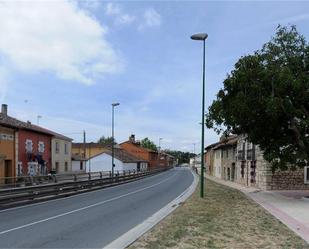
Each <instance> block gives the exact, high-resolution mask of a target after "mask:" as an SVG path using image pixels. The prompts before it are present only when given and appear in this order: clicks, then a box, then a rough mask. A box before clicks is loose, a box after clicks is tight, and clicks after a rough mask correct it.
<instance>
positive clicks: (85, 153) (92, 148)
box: [72, 142, 108, 159]
mask: <svg viewBox="0 0 309 249" xmlns="http://www.w3.org/2000/svg"><path fill="white" fill-rule="evenodd" d="M106 150H108V147H107V146H104V145H102V144H100V143H92V142H91V143H72V155H79V156H82V157H83V158H85V159H88V158H91V157H93V156H96V155H98V154H101V153H102V152H104V151H106Z"/></svg>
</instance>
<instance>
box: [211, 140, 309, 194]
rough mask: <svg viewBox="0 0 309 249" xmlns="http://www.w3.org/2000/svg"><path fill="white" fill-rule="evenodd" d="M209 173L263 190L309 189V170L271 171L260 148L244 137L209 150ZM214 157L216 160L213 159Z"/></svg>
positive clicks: (221, 142)
mask: <svg viewBox="0 0 309 249" xmlns="http://www.w3.org/2000/svg"><path fill="white" fill-rule="evenodd" d="M206 150H207V151H206V162H207V163H208V164H210V165H207V168H210V169H213V170H210V171H208V172H207V173H208V174H210V175H212V176H215V177H217V178H220V179H224V180H228V181H234V182H237V183H239V184H241V185H245V186H251V187H256V188H260V189H263V190H293V189H295V190H296V189H301V190H303V189H309V169H308V167H305V168H304V169H297V170H285V171H282V170H276V171H272V168H271V164H270V163H269V162H267V161H266V160H265V159H264V156H263V151H262V150H261V149H260V147H259V146H257V145H254V144H252V143H251V142H250V141H248V140H247V138H246V136H245V135H239V136H232V137H229V138H227V139H224V140H222V139H221V140H220V142H219V143H216V144H212V145H209V146H208V147H206ZM212 157H213V160H211V158H212Z"/></svg>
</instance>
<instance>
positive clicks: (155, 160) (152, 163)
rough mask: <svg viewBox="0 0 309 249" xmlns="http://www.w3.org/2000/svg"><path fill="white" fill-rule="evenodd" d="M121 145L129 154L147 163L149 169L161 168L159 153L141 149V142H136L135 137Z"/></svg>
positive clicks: (132, 136)
mask: <svg viewBox="0 0 309 249" xmlns="http://www.w3.org/2000/svg"><path fill="white" fill-rule="evenodd" d="M119 145H120V147H121V148H122V149H124V150H125V151H127V152H128V153H130V154H132V155H134V156H136V157H138V158H142V159H143V160H145V161H147V162H148V167H149V169H155V168H158V167H159V156H158V152H157V151H154V150H150V149H146V148H143V147H141V145H140V142H139V141H136V140H135V135H131V136H130V137H129V140H128V141H126V142H123V143H121V144H119ZM164 167H165V166H164Z"/></svg>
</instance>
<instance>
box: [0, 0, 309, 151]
mask: <svg viewBox="0 0 309 249" xmlns="http://www.w3.org/2000/svg"><path fill="white" fill-rule="evenodd" d="M278 24H281V25H289V24H295V25H296V26H297V28H298V31H299V32H300V33H302V34H303V35H304V36H305V37H306V38H307V40H309V29H308V26H309V1H301V2H296V1H283V2H281V1H119V2H117V1H92V0H85V1H77V0H71V1H61V0H57V1H56V0H54V1H7V2H6V1H1V2H0V103H5V104H8V112H9V115H10V116H14V117H16V118H19V119H21V120H24V121H27V120H29V121H31V122H32V123H34V124H37V122H38V121H39V124H40V125H41V126H43V127H46V128H48V129H52V130H54V131H56V132H59V133H62V134H64V135H66V136H69V137H71V138H73V139H74V142H81V141H82V133H83V130H85V131H86V137H87V141H88V142H91V141H93V142H95V141H97V140H98V139H99V137H100V136H102V135H104V136H110V135H111V108H112V107H111V104H112V103H115V102H119V103H120V105H119V106H117V107H115V138H116V141H117V142H123V141H125V140H127V139H128V137H129V136H130V134H135V135H136V138H137V139H142V138H144V137H149V138H150V139H151V140H153V141H154V142H155V143H156V144H158V142H159V138H162V140H161V147H162V148H163V149H177V150H183V151H190V152H193V150H194V145H193V144H196V145H195V149H196V151H195V152H198V151H199V149H200V141H201V139H200V137H201V125H200V122H201V115H202V114H201V89H202V42H199V41H193V40H191V39H190V36H191V35H192V34H194V33H198V32H206V33H207V34H208V36H209V37H208V38H207V40H206V106H209V105H210V104H211V103H212V101H213V100H214V99H215V97H216V93H217V92H218V90H219V89H220V88H221V87H222V86H223V83H222V82H223V80H224V79H225V78H226V76H227V74H228V73H229V72H231V70H233V66H234V64H235V63H236V62H237V60H238V59H239V58H240V57H241V56H244V55H248V54H252V53H253V52H254V51H255V50H258V49H260V48H261V47H262V45H263V44H264V43H266V42H267V41H269V40H270V38H271V36H273V35H274V34H275V30H276V27H277V26H278ZM38 116H41V118H39V119H38V118H37V117H38ZM217 140H218V135H217V134H216V133H214V131H212V130H206V135H205V144H210V143H213V142H216V141H217Z"/></svg>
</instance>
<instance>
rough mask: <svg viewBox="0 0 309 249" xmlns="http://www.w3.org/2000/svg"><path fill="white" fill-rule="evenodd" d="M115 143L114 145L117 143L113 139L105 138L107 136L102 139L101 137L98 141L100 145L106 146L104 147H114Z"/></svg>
mask: <svg viewBox="0 0 309 249" xmlns="http://www.w3.org/2000/svg"><path fill="white" fill-rule="evenodd" d="M113 141H114V143H116V141H115V140H114V139H113V138H112V137H105V136H102V137H100V139H99V140H98V143H99V144H102V145H104V146H112V144H113Z"/></svg>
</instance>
